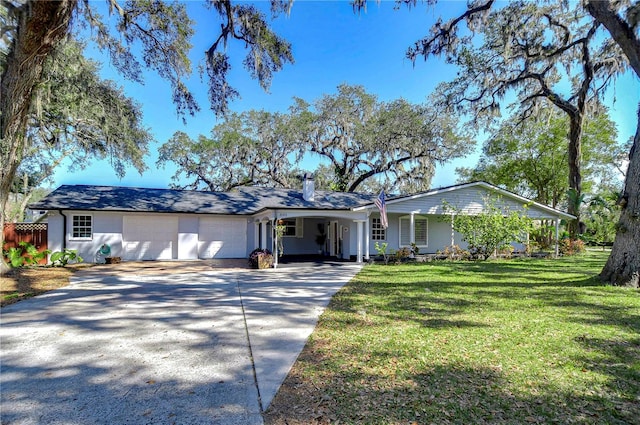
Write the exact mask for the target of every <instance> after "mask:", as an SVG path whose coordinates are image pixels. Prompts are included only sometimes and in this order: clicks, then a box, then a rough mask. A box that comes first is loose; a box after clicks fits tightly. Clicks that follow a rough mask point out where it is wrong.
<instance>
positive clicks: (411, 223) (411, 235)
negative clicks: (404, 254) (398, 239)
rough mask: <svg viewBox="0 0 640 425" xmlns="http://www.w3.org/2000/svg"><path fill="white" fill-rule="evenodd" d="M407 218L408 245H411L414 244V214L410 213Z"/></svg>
mask: <svg viewBox="0 0 640 425" xmlns="http://www.w3.org/2000/svg"><path fill="white" fill-rule="evenodd" d="M409 217H410V218H409V245H411V244H412V243H416V220H415V214H414V213H411V215H410V216H409Z"/></svg>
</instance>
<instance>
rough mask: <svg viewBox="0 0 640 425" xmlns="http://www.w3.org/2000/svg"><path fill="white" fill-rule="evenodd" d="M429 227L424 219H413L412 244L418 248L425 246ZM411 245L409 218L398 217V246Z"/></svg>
mask: <svg viewBox="0 0 640 425" xmlns="http://www.w3.org/2000/svg"><path fill="white" fill-rule="evenodd" d="M428 229H429V225H428V222H427V219H426V217H419V216H414V217H413V235H414V242H415V244H416V245H418V246H427V244H428V236H427V235H428ZM410 245H411V217H400V246H410Z"/></svg>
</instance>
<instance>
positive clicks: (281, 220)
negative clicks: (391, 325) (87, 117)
mask: <svg viewBox="0 0 640 425" xmlns="http://www.w3.org/2000/svg"><path fill="white" fill-rule="evenodd" d="M487 195H499V196H500V202H499V206H500V207H501V208H505V209H508V210H509V211H514V210H520V211H525V213H526V214H527V215H528V216H530V217H532V218H534V219H545V220H553V221H555V223H556V229H557V228H558V226H559V222H560V220H561V219H570V218H572V217H573V216H571V215H569V214H567V213H564V212H562V211H558V210H556V209H553V208H550V207H547V206H545V205H541V204H538V203H535V202H533V201H531V200H528V199H526V198H523V197H521V196H518V195H515V194H513V193H510V192H507V191H505V190H502V189H500V188H497V187H495V186H492V185H490V184H488V183H484V182H475V183H468V184H461V185H456V186H451V187H447V188H442V189H434V190H430V191H427V192H423V193H417V194H413V195H405V196H396V197H389V198H388V199H387V202H386V206H387V212H388V221H389V226H388V228H386V229H385V228H383V227H382V226H381V222H380V213H379V210H378V208H377V207H376V206H375V204H374V202H373V201H374V198H375V197H376V196H375V195H365V194H358V193H343V192H327V191H315V190H314V184H313V180H312V179H307V180H305V181H304V188H303V190H292V189H270V188H258V187H242V188H238V189H237V190H235V191H232V192H200V191H188V190H168V189H143V188H128V187H114V186H85V185H65V186H61V187H59V188H58V189H56V190H55V191H54V192H52V193H50V194H49V195H48V196H47V197H45V198H44V199H43V200H41V201H39V202H36V203H34V204H32V205H30V208H31V209H37V210H47V211H48V222H49V235H48V236H49V249H51V250H52V251H59V250H62V249H63V248H69V249H76V250H78V253H79V254H80V255H81V256H82V257H83V258H84V259H85V261H88V262H93V261H99V259H100V255H99V250H100V247H101V246H102V245H103V244H108V245H109V246H110V248H111V255H112V256H119V257H121V258H122V259H123V260H169V259H180V260H191V259H199V258H200V259H204V258H244V257H247V256H248V255H249V253H250V252H251V251H252V250H253V249H254V248H268V249H272V250H273V246H274V245H275V243H276V240H275V239H276V237H275V236H274V232H273V231H272V229H273V226H274V223H278V224H281V225H284V226H285V231H284V236H283V238H282V245H283V248H284V254H285V255H311V254H316V255H317V254H318V253H319V252H322V253H324V254H326V255H328V256H331V257H337V258H342V259H355V260H356V261H363V259H368V258H369V257H370V256H371V255H372V254H376V251H375V249H374V245H375V242H387V243H388V248H389V249H399V248H401V247H405V246H407V247H408V246H410V245H411V243H415V244H416V245H417V246H418V247H419V248H420V252H421V253H435V252H436V251H438V250H442V249H444V248H445V247H446V246H450V245H452V244H457V245H460V246H461V247H463V248H464V247H465V246H466V244H465V243H464V242H463V241H462V238H461V236H460V235H459V234H458V233H457V232H454V231H452V228H451V220H450V219H449V217H450V215H449V214H448V213H447V212H446V211H445V209H444V203H443V202H444V201H446V202H447V203H448V204H450V205H451V206H453V207H455V208H456V209H457V210H459V211H460V212H461V213H466V214H474V213H477V212H480V211H482V209H483V204H484V200H485V198H487ZM525 204H526V205H527V208H524V205H525ZM319 234H324V235H326V240H325V242H324V244H323V245H318V244H317V240H318V239H319V238H318V235H319ZM320 239H322V238H320Z"/></svg>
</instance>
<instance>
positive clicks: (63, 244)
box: [58, 210, 67, 251]
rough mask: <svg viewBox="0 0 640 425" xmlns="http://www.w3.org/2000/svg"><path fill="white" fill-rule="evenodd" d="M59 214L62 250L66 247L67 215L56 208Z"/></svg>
mask: <svg viewBox="0 0 640 425" xmlns="http://www.w3.org/2000/svg"><path fill="white" fill-rule="evenodd" d="M58 212H59V213H60V215H61V216H62V217H63V220H62V251H64V250H65V249H67V216H66V215H64V213H63V212H62V210H58Z"/></svg>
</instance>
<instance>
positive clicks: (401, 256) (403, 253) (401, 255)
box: [393, 247, 411, 263]
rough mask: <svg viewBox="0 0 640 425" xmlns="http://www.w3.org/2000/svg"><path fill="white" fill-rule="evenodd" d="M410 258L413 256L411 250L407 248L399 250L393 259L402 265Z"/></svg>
mask: <svg viewBox="0 0 640 425" xmlns="http://www.w3.org/2000/svg"><path fill="white" fill-rule="evenodd" d="M410 256H411V250H410V249H409V248H407V247H405V248H401V249H399V250H397V251H396V252H395V253H394V254H393V259H394V260H395V262H396V263H401V262H402V261H404V260H406V259H407V258H409V257H410Z"/></svg>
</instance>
